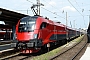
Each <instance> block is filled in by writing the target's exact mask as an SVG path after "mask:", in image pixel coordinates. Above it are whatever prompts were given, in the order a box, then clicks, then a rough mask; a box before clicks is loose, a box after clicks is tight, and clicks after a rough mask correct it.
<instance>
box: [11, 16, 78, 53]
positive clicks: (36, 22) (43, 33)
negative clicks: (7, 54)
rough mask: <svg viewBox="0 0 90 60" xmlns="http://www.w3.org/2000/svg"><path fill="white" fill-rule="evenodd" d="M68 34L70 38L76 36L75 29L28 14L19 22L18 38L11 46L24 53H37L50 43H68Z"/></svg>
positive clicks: (17, 26) (17, 27)
mask: <svg viewBox="0 0 90 60" xmlns="http://www.w3.org/2000/svg"><path fill="white" fill-rule="evenodd" d="M67 31H68V32H67ZM67 35H68V37H69V38H70V37H74V36H75V35H76V34H75V30H72V29H69V28H66V26H65V25H63V24H61V23H57V22H53V21H51V20H49V19H47V18H43V17H41V16H27V17H24V18H22V19H20V20H19V22H18V23H17V25H16V40H14V41H13V43H12V44H11V46H12V47H14V48H17V49H20V50H21V51H22V53H35V52H38V51H39V50H40V49H41V48H42V47H46V46H47V44H48V43H49V44H51V45H55V44H61V43H66V42H67V39H66V38H67Z"/></svg>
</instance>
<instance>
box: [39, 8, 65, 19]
mask: <svg viewBox="0 0 90 60" xmlns="http://www.w3.org/2000/svg"><path fill="white" fill-rule="evenodd" d="M41 8H43V7H41ZM43 9H44V10H46V11H48V12H51V13H53V14H55V15H57V14H56V13H54V12H52V11H50V10H47V9H45V8H43ZM57 16H59V15H57ZM59 17H61V18H63V19H65V18H64V17H62V16H59Z"/></svg>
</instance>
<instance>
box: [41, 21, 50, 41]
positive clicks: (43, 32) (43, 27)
mask: <svg viewBox="0 0 90 60" xmlns="http://www.w3.org/2000/svg"><path fill="white" fill-rule="evenodd" d="M46 27H47V23H45V22H43V23H42V24H41V26H40V32H39V37H40V38H41V39H43V40H44V39H46V37H47V36H48V34H49V31H48V29H47V28H46Z"/></svg>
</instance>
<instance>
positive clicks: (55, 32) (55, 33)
mask: <svg viewBox="0 0 90 60" xmlns="http://www.w3.org/2000/svg"><path fill="white" fill-rule="evenodd" d="M54 39H55V40H57V30H56V26H55V25H54Z"/></svg>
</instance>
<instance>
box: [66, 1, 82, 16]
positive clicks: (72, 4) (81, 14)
mask: <svg viewBox="0 0 90 60" xmlns="http://www.w3.org/2000/svg"><path fill="white" fill-rule="evenodd" d="M68 2H69V3H70V4H71V5H72V6H73V7H74V5H73V4H72V3H71V2H70V1H69V0H68ZM74 8H75V9H76V10H77V8H76V7H74ZM77 11H78V10H77ZM78 13H79V14H81V13H80V12H79V11H78ZM81 15H82V14H81ZM82 16H83V15H82ZM83 17H84V16H83Z"/></svg>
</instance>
